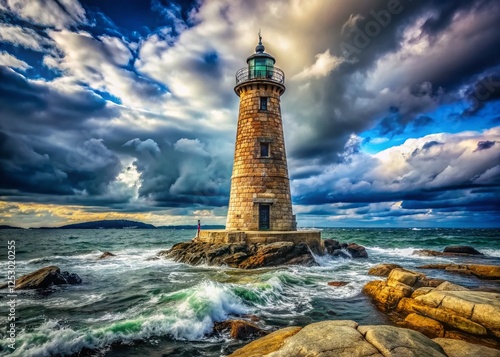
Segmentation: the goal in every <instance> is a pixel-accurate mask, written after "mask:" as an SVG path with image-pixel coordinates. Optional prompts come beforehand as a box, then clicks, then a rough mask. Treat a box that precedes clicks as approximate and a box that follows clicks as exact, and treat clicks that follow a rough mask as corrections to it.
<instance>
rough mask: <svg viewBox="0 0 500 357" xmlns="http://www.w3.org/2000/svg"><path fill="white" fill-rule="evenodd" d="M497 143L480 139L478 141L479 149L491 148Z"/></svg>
mask: <svg viewBox="0 0 500 357" xmlns="http://www.w3.org/2000/svg"><path fill="white" fill-rule="evenodd" d="M494 145H495V142H494V141H488V140H486V141H480V142H478V143H477V149H476V150H477V151H479V150H487V149H489V148H492V147H493V146H494Z"/></svg>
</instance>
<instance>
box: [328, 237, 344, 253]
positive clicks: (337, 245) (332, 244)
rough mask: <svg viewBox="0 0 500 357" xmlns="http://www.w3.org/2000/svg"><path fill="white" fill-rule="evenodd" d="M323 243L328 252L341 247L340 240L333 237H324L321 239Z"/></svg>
mask: <svg viewBox="0 0 500 357" xmlns="http://www.w3.org/2000/svg"><path fill="white" fill-rule="evenodd" d="M323 244H324V245H325V251H326V253H328V254H333V252H334V251H335V250H339V249H342V247H341V246H340V242H339V241H336V240H334V239H325V240H323Z"/></svg>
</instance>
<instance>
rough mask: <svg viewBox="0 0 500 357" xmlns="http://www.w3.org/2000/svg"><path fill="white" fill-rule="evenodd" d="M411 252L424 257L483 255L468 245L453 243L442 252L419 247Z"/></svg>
mask: <svg viewBox="0 0 500 357" xmlns="http://www.w3.org/2000/svg"><path fill="white" fill-rule="evenodd" d="M412 254H413V255H420V256H426V257H442V256H444V257H457V256H458V257H461V256H479V257H480V256H484V254H483V253H481V252H480V251H478V250H476V249H475V248H473V247H470V246H468V245H454V246H449V247H445V248H444V249H443V251H442V252H439V251H437V250H430V249H420V250H415V251H414V252H413V253H412Z"/></svg>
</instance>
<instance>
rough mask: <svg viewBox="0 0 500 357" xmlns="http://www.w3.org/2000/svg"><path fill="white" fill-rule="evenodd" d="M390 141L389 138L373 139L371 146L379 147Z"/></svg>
mask: <svg viewBox="0 0 500 357" xmlns="http://www.w3.org/2000/svg"><path fill="white" fill-rule="evenodd" d="M388 141H389V138H373V139H371V140H370V144H374V145H378V144H383V143H386V142H388Z"/></svg>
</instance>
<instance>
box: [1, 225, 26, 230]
mask: <svg viewBox="0 0 500 357" xmlns="http://www.w3.org/2000/svg"><path fill="white" fill-rule="evenodd" d="M0 229H23V228H21V227H13V226H8V225H6V224H4V225H0Z"/></svg>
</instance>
